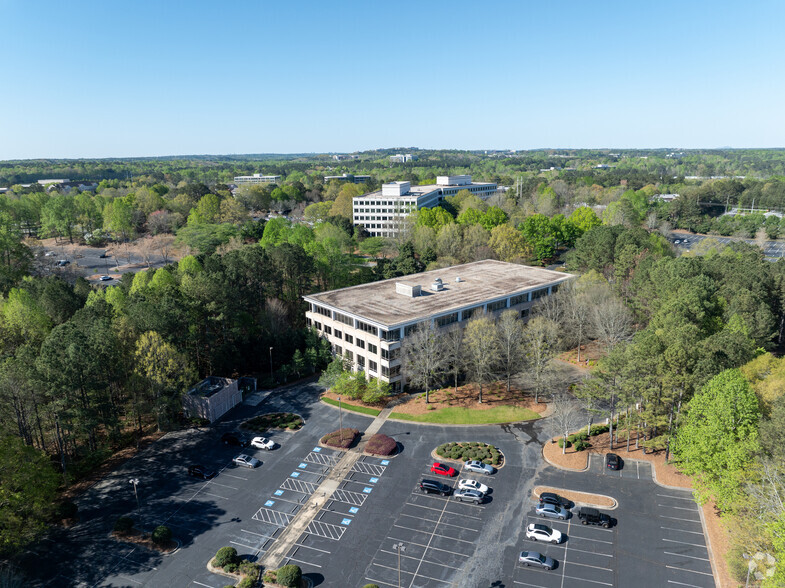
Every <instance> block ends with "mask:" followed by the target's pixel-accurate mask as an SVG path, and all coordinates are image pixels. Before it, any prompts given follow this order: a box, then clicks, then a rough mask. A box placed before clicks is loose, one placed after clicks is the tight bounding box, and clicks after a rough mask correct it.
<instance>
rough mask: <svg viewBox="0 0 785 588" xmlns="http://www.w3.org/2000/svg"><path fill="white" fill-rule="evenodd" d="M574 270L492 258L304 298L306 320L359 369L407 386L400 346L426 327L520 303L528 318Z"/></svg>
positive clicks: (462, 321)
mask: <svg viewBox="0 0 785 588" xmlns="http://www.w3.org/2000/svg"><path fill="white" fill-rule="evenodd" d="M571 277H572V276H571V275H570V274H565V273H563V272H556V271H551V270H546V269H543V268H538V267H529V266H525V265H517V264H514V263H506V262H503V261H495V260H490V259H489V260H485V261H476V262H474V263H467V264H463V265H456V266H453V267H449V268H445V269H439V270H433V271H429V272H423V273H420V274H413V275H410V276H404V277H402V278H394V279H391V280H383V281H381V282H372V283H370V284H362V285H360V286H352V287H350V288H342V289H340V290H332V291H329V292H322V293H320V294H312V295H310V296H304V298H305V300H306V302H308V310H307V311H306V313H305V316H306V322H307V324H308V325H309V326H311V327H313V328H315V329H316V330H317V331H318V332H319V334H320V335H322V336H323V337H326V338H327V339H328V340H329V341H330V344H331V345H332V349H333V353H334V354H335V355H340V356H342V357H344V358H345V359H346V360H347V362H349V363H350V364H351V365H352V369H353V370H354V371H364V372H365V373H366V374H368V375H370V376H375V377H378V378H381V379H382V380H384V381H385V382H390V383H391V384H392V387H393V389H394V390H396V391H398V390H400V389H401V387H402V385H403V377H404V375H403V374H401V344H402V342H403V341H404V340H405V339H406V337H407V336H409V335H411V333H412V332H413V331H414V330H415V329H417V328H418V327H419V326H420V325H423V324H425V325H427V324H429V323H430V324H434V325H435V326H436V327H437V328H439V329H447V328H450V327H454V326H458V327H464V326H466V324H467V322H468V321H469V320H470V319H471V318H472V317H475V316H478V315H480V314H482V313H486V312H487V313H490V314H499V313H501V312H502V311H504V310H507V309H513V310H515V311H517V312H519V313H520V315H521V317H522V318H524V319H526V318H527V317H528V316H529V309H530V308H531V306H532V304H533V303H534V302H535V301H536V300H537V299H538V298H541V297H543V296H548V295H550V294H552V293H553V292H555V291H556V289H557V288H558V287H559V285H560V284H561V283H562V282H564V281H566V280H569V279H570V278H571Z"/></svg>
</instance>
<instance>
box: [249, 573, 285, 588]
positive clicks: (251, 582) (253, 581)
mask: <svg viewBox="0 0 785 588" xmlns="http://www.w3.org/2000/svg"><path fill="white" fill-rule="evenodd" d="M254 585H256V577H253V578H252V577H251V576H246V577H245V578H243V579H242V580H240V583H239V584H237V588H253V587H254ZM298 586H299V584H298Z"/></svg>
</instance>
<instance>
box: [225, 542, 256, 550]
mask: <svg viewBox="0 0 785 588" xmlns="http://www.w3.org/2000/svg"><path fill="white" fill-rule="evenodd" d="M229 543H233V544H234V545H239V546H240V547H246V548H248V549H250V550H252V551H255V550H256V549H257V548H256V547H251V546H250V545H245V544H244V543H238V542H237V541H229Z"/></svg>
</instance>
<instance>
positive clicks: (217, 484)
mask: <svg viewBox="0 0 785 588" xmlns="http://www.w3.org/2000/svg"><path fill="white" fill-rule="evenodd" d="M210 483H211V484H212V485H213V486H221V488H229V490H237V488H235V487H234V486H227V485H226V484H219V483H218V482H210Z"/></svg>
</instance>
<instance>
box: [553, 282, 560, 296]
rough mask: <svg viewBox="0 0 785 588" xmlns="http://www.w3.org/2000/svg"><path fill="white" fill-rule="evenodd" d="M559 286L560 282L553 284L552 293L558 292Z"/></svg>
mask: <svg viewBox="0 0 785 588" xmlns="http://www.w3.org/2000/svg"><path fill="white" fill-rule="evenodd" d="M559 286H560V284H554V285H553V286H551V294H556V292H558V291H559Z"/></svg>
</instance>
